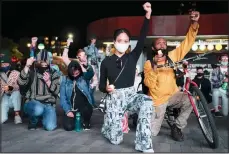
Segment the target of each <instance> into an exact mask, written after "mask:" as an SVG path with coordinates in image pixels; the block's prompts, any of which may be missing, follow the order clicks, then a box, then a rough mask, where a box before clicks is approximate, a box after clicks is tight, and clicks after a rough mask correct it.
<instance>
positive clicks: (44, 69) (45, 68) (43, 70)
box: [38, 67, 48, 74]
mask: <svg viewBox="0 0 229 154" xmlns="http://www.w3.org/2000/svg"><path fill="white" fill-rule="evenodd" d="M47 71H48V67H40V68H39V69H38V72H39V73H40V74H44V73H45V72H47Z"/></svg>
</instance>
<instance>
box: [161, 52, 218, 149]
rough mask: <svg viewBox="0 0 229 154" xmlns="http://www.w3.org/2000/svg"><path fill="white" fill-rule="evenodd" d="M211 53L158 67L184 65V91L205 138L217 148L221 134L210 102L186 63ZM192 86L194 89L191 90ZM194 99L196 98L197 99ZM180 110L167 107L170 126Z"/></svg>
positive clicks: (166, 116)
mask: <svg viewBox="0 0 229 154" xmlns="http://www.w3.org/2000/svg"><path fill="white" fill-rule="evenodd" d="M210 53H211V52H208V53H204V54H200V55H197V56H194V57H191V58H187V59H184V60H181V61H179V62H175V63H172V64H166V65H159V66H158V68H160V67H169V68H177V67H178V66H180V65H182V68H183V74H182V75H183V76H185V77H186V79H185V83H184V88H183V92H184V93H186V94H187V95H188V98H189V100H190V103H191V105H192V107H193V111H194V114H195V116H196V118H197V121H198V123H199V126H200V128H201V131H202V133H203V135H204V137H205V139H206V140H207V142H208V144H209V146H210V147H211V148H213V149H215V148H217V147H218V146H219V136H218V132H217V129H216V126H215V121H214V119H213V116H212V114H211V111H210V109H209V108H208V105H207V104H208V103H207V101H206V99H205V97H204V95H203V94H202V92H201V90H200V89H199V88H198V85H197V84H196V83H195V82H193V81H192V80H191V78H190V74H189V70H188V65H189V64H188V63H185V62H187V61H191V60H192V61H195V60H200V59H202V57H203V56H205V55H207V54H210ZM190 87H191V89H192V91H190V90H189V88H190ZM193 99H195V101H194V100H193ZM179 112H180V110H179V109H173V110H171V109H170V108H167V109H166V113H165V120H166V121H167V123H168V125H169V126H170V127H171V126H172V125H173V123H174V120H175V119H176V118H177V117H178V115H179ZM205 118H206V121H205ZM205 122H206V123H205Z"/></svg>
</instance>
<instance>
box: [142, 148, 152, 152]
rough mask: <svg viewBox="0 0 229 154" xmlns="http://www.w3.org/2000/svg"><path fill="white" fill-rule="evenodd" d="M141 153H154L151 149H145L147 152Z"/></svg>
mask: <svg viewBox="0 0 229 154" xmlns="http://www.w3.org/2000/svg"><path fill="white" fill-rule="evenodd" d="M142 152H143V153H154V150H153V148H152V149H147V150H143V151H142Z"/></svg>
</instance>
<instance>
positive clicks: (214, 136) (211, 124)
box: [192, 86, 219, 149]
mask: <svg viewBox="0 0 229 154" xmlns="http://www.w3.org/2000/svg"><path fill="white" fill-rule="evenodd" d="M192 89H193V91H192V95H193V97H194V98H195V105H196V109H197V112H198V115H199V117H197V120H198V123H199V125H200V128H201V130H202V133H203V135H204V137H205V139H206V140H207V142H208V144H209V146H210V147H211V148H213V149H215V148H217V147H218V146H219V136H218V132H217V129H216V126H215V121H214V119H213V116H212V114H211V112H210V110H209V109H208V105H207V101H206V99H205V97H204V95H203V94H202V92H201V91H200V89H199V88H198V87H194V86H193V87H192Z"/></svg>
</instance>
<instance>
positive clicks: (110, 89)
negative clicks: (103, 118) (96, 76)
mask: <svg viewBox="0 0 229 154" xmlns="http://www.w3.org/2000/svg"><path fill="white" fill-rule="evenodd" d="M114 89H115V86H114V85H113V84H111V85H107V87H106V90H107V92H109V93H110V92H112V91H114Z"/></svg>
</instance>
